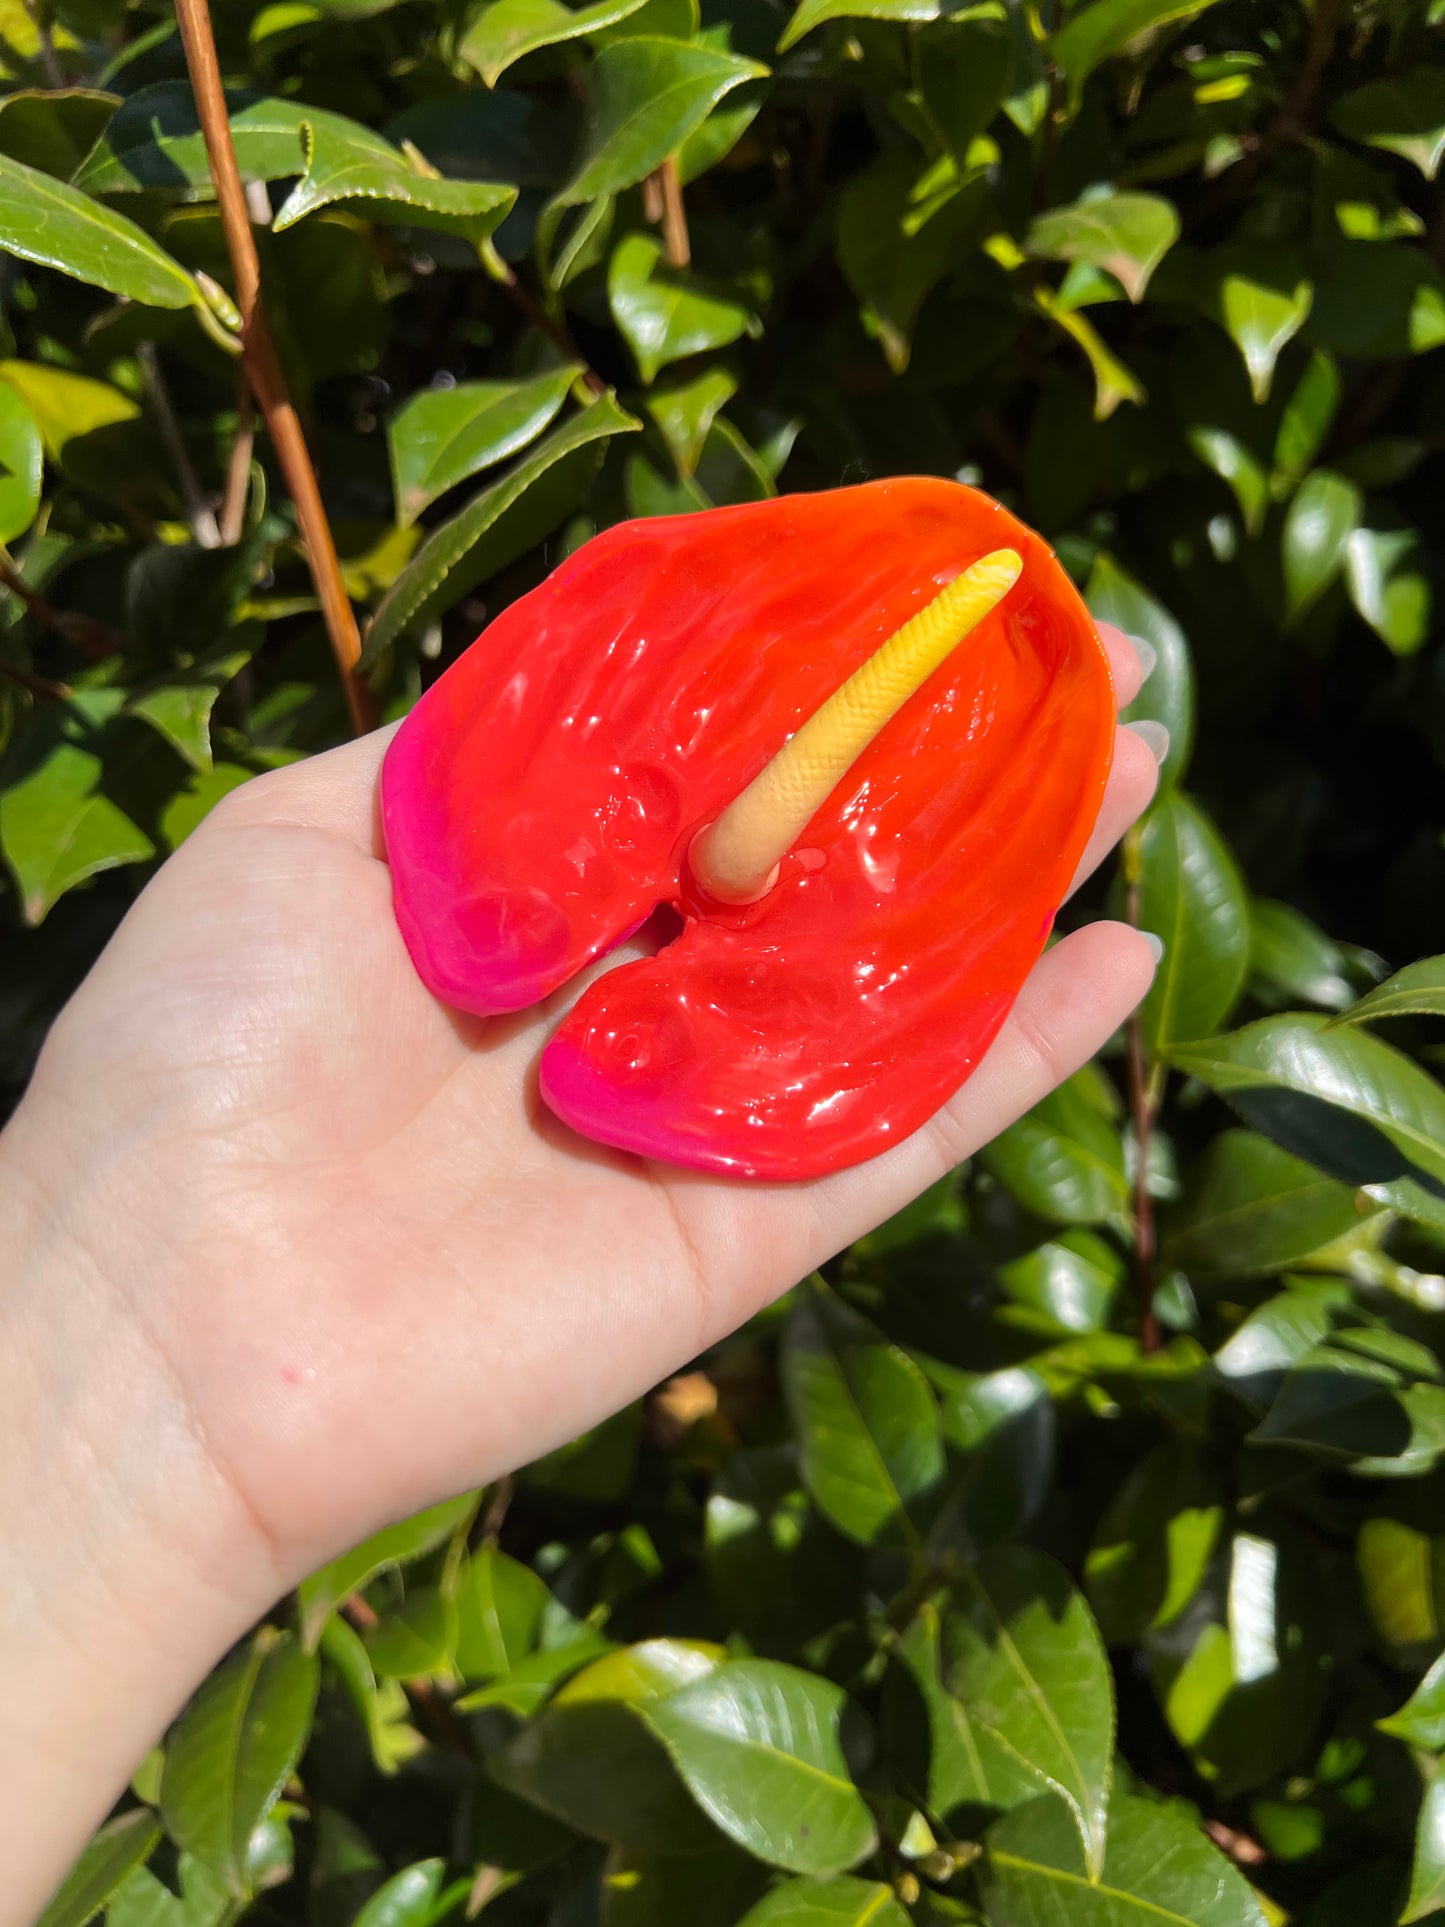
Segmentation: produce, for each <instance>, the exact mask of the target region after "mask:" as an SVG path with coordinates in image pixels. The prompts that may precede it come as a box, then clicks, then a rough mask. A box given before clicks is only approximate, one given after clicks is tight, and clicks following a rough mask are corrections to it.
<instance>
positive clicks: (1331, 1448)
mask: <svg viewBox="0 0 1445 1927" xmlns="http://www.w3.org/2000/svg"><path fill="white" fill-rule="evenodd" d="M1354 1336H1358V1334H1353V1333H1349V1332H1345V1333H1342V1334H1340V1336H1339V1338H1338V1340H1337V1341H1336V1343H1335V1344H1334V1345H1331V1344H1329V1343H1326V1344H1324V1345H1320V1346H1317V1347H1316V1348H1315V1349H1314V1350H1313V1351H1309V1352H1306V1353H1305V1354H1304V1356H1303V1357H1302V1358H1300V1359H1297V1360H1296V1361H1295V1363H1294V1365H1293V1366H1292V1367H1291V1369H1290V1371H1289V1373H1288V1374H1287V1376H1286V1377H1285V1380H1284V1383H1283V1384H1282V1385H1281V1387H1280V1390H1279V1395H1278V1397H1277V1398H1276V1399H1275V1401H1274V1403H1273V1405H1271V1407H1270V1409H1269V1411H1268V1412H1267V1413H1266V1415H1265V1417H1264V1420H1263V1423H1262V1424H1261V1425H1260V1426H1259V1427H1258V1428H1257V1430H1256V1431H1255V1432H1254V1434H1253V1437H1254V1438H1256V1439H1258V1440H1259V1441H1260V1442H1261V1443H1270V1444H1276V1445H1295V1446H1300V1447H1302V1448H1303V1449H1304V1450H1306V1451H1311V1452H1316V1453H1318V1454H1320V1455H1321V1456H1322V1457H1324V1458H1326V1459H1335V1460H1347V1461H1350V1462H1351V1463H1352V1466H1353V1469H1354V1470H1355V1471H1356V1472H1357V1473H1363V1474H1364V1475H1366V1476H1374V1477H1381V1478H1412V1477H1415V1476H1417V1475H1418V1474H1420V1473H1422V1472H1427V1471H1429V1470H1430V1469H1431V1467H1432V1466H1434V1465H1435V1464H1436V1463H1437V1461H1438V1460H1439V1458H1440V1457H1441V1455H1442V1453H1445V1387H1442V1386H1440V1385H1437V1384H1430V1383H1421V1382H1419V1381H1418V1380H1417V1381H1416V1382H1413V1383H1412V1382H1410V1379H1409V1376H1408V1375H1407V1374H1406V1373H1403V1372H1400V1371H1396V1370H1393V1369H1392V1368H1391V1367H1390V1366H1389V1365H1388V1364H1386V1363H1384V1362H1382V1361H1380V1360H1377V1359H1374V1358H1368V1357H1360V1356H1357V1355H1353V1354H1351V1353H1350V1352H1348V1351H1345V1350H1344V1349H1342V1347H1343V1344H1344V1342H1345V1341H1346V1340H1348V1339H1350V1338H1351V1337H1354ZM1364 1336H1369V1334H1364ZM1431 1358H1432V1363H1433V1354H1432V1355H1431Z"/></svg>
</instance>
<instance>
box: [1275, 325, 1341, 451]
mask: <svg viewBox="0 0 1445 1927" xmlns="http://www.w3.org/2000/svg"><path fill="white" fill-rule="evenodd" d="M1342 389H1343V383H1342V382H1341V380H1340V371H1339V369H1338V368H1337V367H1336V365H1335V363H1334V360H1333V359H1332V357H1331V356H1329V355H1327V354H1324V353H1323V352H1322V351H1321V350H1319V349H1318V348H1317V349H1316V350H1315V352H1314V353H1313V354H1312V355H1311V356H1310V358H1309V360H1308V361H1307V362H1306V363H1305V366H1304V372H1303V373H1302V374H1301V375H1300V378H1299V380H1298V381H1297V382H1296V383H1295V385H1294V388H1293V389H1292V390H1291V392H1290V397H1289V400H1288V401H1287V402H1286V403H1285V405H1284V412H1283V414H1282V415H1281V416H1280V421H1279V428H1278V430H1277V431H1276V434H1275V441H1274V462H1275V467H1276V468H1277V469H1278V470H1279V471H1280V473H1281V474H1283V475H1291V476H1300V475H1303V474H1304V473H1305V471H1306V469H1308V468H1309V466H1310V464H1311V463H1312V462H1313V461H1314V459H1315V457H1316V456H1317V455H1318V454H1319V452H1320V449H1321V448H1322V447H1323V445H1324V442H1325V438H1326V436H1327V435H1328V434H1329V431H1330V428H1331V426H1332V424H1333V422H1334V419H1335V414H1336V411H1337V410H1338V408H1339V405H1340V395H1341V392H1342Z"/></svg>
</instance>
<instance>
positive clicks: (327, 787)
mask: <svg viewBox="0 0 1445 1927" xmlns="http://www.w3.org/2000/svg"><path fill="white" fill-rule="evenodd" d="M400 727H401V725H400V724H399V723H392V724H389V725H388V727H387V728H385V729H374V730H372V732H371V734H370V735H369V736H359V737H358V738H357V740H356V741H355V742H354V743H343V744H342V745H341V747H340V748H339V749H328V750H327V751H326V752H325V753H324V755H321V756H310V757H308V758H307V759H306V761H305V762H304V763H292V764H291V765H289V766H288V767H287V768H286V769H275V770H269V771H267V773H266V774H265V775H264V776H257V777H255V778H254V779H253V780H252V781H251V782H249V783H245V784H243V785H242V786H241V788H240V789H238V790H233V791H232V793H231V795H230V796H228V797H227V798H226V801H225V805H224V810H225V814H224V817H223V818H222V819H221V820H222V821H225V822H231V823H245V824H266V825H269V826H272V827H277V828H280V827H285V826H295V827H297V828H300V829H308V830H324V831H325V832H326V833H327V834H328V835H330V836H339V837H341V838H343V839H344V840H345V841H346V842H348V843H354V844H355V845H356V846H357V848H358V849H362V850H365V851H366V852H367V853H368V854H369V855H373V856H380V855H381V846H380V840H379V835H380V833H379V824H378V820H377V782H378V779H379V777H380V775H381V759H382V757H383V756H384V755H385V754H386V749H387V745H388V744H389V743H390V741H391V739H392V737H393V736H394V735H395V734H396V732H397V730H398V729H399V728H400Z"/></svg>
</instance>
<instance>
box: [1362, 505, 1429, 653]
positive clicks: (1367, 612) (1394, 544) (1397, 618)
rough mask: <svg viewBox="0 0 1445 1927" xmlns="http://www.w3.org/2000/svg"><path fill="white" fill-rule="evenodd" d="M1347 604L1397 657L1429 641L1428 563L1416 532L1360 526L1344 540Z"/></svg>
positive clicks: (1366, 525) (1412, 651)
mask: <svg viewBox="0 0 1445 1927" xmlns="http://www.w3.org/2000/svg"><path fill="white" fill-rule="evenodd" d="M1345 586H1346V587H1347V588H1348V590H1349V592H1350V601H1351V602H1352V603H1353V604H1354V605H1355V608H1356V609H1357V610H1358V611H1359V613H1360V615H1361V616H1362V617H1363V618H1364V620H1365V621H1366V622H1368V623H1369V625H1370V627H1371V628H1372V629H1373V630H1374V632H1375V634H1376V635H1377V636H1378V637H1379V638H1380V640H1381V642H1383V643H1384V644H1385V646H1386V647H1387V648H1389V649H1392V650H1393V651H1394V653H1395V654H1396V655H1397V656H1413V655H1414V654H1415V653H1416V651H1417V650H1420V649H1422V648H1423V647H1424V646H1425V644H1426V642H1427V641H1428V640H1429V637H1430V622H1431V615H1432V611H1433V607H1434V593H1433V590H1432V588H1431V583H1430V575H1429V564H1428V560H1427V556H1426V551H1425V545H1424V542H1423V540H1422V539H1421V536H1420V534H1419V531H1418V530H1416V529H1411V528H1373V527H1370V526H1369V525H1368V523H1362V524H1360V525H1359V526H1357V527H1355V528H1353V529H1351V530H1350V533H1349V535H1348V536H1347V537H1346V538H1345Z"/></svg>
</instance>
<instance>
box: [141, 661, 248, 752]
mask: <svg viewBox="0 0 1445 1927" xmlns="http://www.w3.org/2000/svg"><path fill="white" fill-rule="evenodd" d="M249 661H250V651H249V650H237V651H236V652H235V653H234V654H232V655H225V656H213V657H211V658H210V659H209V660H208V661H205V662H201V663H197V664H196V666H195V667H194V668H193V669H191V670H188V671H186V672H185V673H184V677H183V678H182V676H180V675H177V676H176V677H175V678H174V679H172V678H169V677H168V678H167V679H166V680H164V681H162V682H159V683H155V684H152V685H150V686H149V687H143V688H141V689H138V690H136V691H134V692H133V694H132V695H131V696H130V697H129V698H128V699H127V701H126V713H127V715H131V716H139V717H141V718H142V720H143V721H145V722H148V723H149V724H150V726H151V728H152V729H154V730H155V731H156V732H157V733H158V734H159V735H160V736H162V737H164V738H165V740H166V741H167V742H168V743H169V744H170V745H171V747H172V748H173V749H175V750H176V751H177V752H178V753H179V754H180V755H181V756H183V757H184V758H185V759H186V761H187V762H188V763H189V764H190V765H191V767H192V768H193V769H197V770H201V771H206V770H209V769H210V767H211V711H212V710H213V709H214V708H215V706H216V698H217V697H218V696H219V695H220V693H221V691H222V690H223V689H224V688H225V687H226V684H227V683H228V682H230V681H231V679H232V678H233V677H234V676H236V675H237V674H238V673H239V672H240V670H241V669H242V668H244V666H245V665H246V663H247V662H249Z"/></svg>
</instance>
